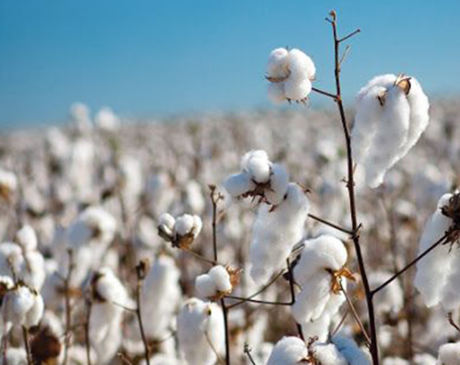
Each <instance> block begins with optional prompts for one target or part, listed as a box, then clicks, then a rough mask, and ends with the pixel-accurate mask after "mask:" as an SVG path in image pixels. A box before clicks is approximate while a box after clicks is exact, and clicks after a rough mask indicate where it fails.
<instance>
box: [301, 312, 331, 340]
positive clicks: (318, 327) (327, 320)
mask: <svg viewBox="0 0 460 365" xmlns="http://www.w3.org/2000/svg"><path fill="white" fill-rule="evenodd" d="M300 325H301V326H302V333H303V335H304V337H305V338H314V337H317V338H318V341H322V342H324V341H326V340H327V338H328V336H329V327H330V325H331V317H330V316H329V314H328V313H326V312H323V314H322V315H321V316H320V317H319V318H318V319H316V320H314V321H310V322H305V323H300Z"/></svg>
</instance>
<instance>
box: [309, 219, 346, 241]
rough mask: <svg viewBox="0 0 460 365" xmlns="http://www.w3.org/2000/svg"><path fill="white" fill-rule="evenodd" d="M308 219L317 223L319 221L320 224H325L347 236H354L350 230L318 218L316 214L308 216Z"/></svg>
mask: <svg viewBox="0 0 460 365" xmlns="http://www.w3.org/2000/svg"><path fill="white" fill-rule="evenodd" d="M308 217H309V218H311V219H313V220H315V221H318V222H320V223H322V224H325V225H326V226H329V227H332V228H334V229H336V230H338V231H340V232H343V233H346V234H348V235H350V236H352V235H353V232H352V231H350V230H348V229H346V228H343V227H340V226H339V225H338V224H335V223H332V222H330V221H328V220H326V219H324V218H320V217H318V216H316V215H314V214H311V213H309V214H308Z"/></svg>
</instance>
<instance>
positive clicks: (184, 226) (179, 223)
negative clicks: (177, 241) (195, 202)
mask: <svg viewBox="0 0 460 365" xmlns="http://www.w3.org/2000/svg"><path fill="white" fill-rule="evenodd" d="M194 226H195V219H194V217H193V215H190V214H184V215H182V216H180V217H179V218H177V220H176V223H175V225H174V230H175V232H176V233H177V234H178V235H179V236H185V235H186V234H188V233H190V232H192V229H193V228H194Z"/></svg>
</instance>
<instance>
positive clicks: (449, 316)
mask: <svg viewBox="0 0 460 365" xmlns="http://www.w3.org/2000/svg"><path fill="white" fill-rule="evenodd" d="M447 320H448V321H449V324H450V325H451V326H452V327H454V328H455V330H456V331H457V332H458V333H460V327H459V325H458V324H456V323H455V321H454V318H453V314H452V313H449V314H448V315H447Z"/></svg>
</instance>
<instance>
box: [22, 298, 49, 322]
mask: <svg viewBox="0 0 460 365" xmlns="http://www.w3.org/2000/svg"><path fill="white" fill-rule="evenodd" d="M32 295H33V300H34V302H33V304H32V307H31V308H30V310H29V311H28V312H27V314H26V318H25V321H24V326H25V327H27V328H31V327H35V326H37V325H38V324H39V323H40V320H41V319H42V317H43V312H44V310H45V303H44V302H43V298H42V296H41V295H40V293H32Z"/></svg>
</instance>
